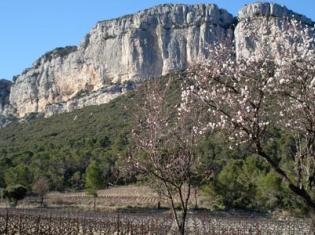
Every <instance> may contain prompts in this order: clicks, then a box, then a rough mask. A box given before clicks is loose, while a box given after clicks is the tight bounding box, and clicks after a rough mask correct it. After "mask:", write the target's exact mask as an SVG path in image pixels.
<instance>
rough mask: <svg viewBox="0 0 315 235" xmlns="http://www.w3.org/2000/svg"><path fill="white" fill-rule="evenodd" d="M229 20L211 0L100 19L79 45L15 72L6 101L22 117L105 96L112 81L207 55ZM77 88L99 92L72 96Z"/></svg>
mask: <svg viewBox="0 0 315 235" xmlns="http://www.w3.org/2000/svg"><path fill="white" fill-rule="evenodd" d="M233 20H234V18H233V16H232V15H230V14H229V13H227V12H226V11H224V10H221V9H219V8H218V7H217V6H215V5H211V4H210V5H161V6H158V7H155V8H152V9H148V10H145V11H142V12H139V13H137V14H134V15H130V16H125V17H122V18H119V19H115V20H108V21H102V22H98V23H97V25H96V26H95V27H94V28H93V29H92V30H91V32H89V33H88V34H87V36H86V37H85V38H84V40H83V41H82V43H81V44H80V46H78V47H66V48H59V49H56V50H53V51H52V52H49V53H47V54H45V55H44V56H42V57H41V58H40V59H38V60H37V61H36V62H35V63H34V64H33V67H32V68H29V69H27V70H25V71H24V72H23V73H22V74H21V75H19V76H18V77H17V78H16V80H15V82H14V85H13V86H12V89H11V95H10V103H11V105H12V106H13V107H14V108H15V110H16V115H17V116H18V117H23V116H24V115H26V114H27V113H30V112H45V111H46V110H47V109H48V110H49V113H50V114H51V112H55V111H56V112H62V111H63V110H64V111H71V110H72V109H73V108H75V107H84V106H85V105H91V104H94V103H93V101H92V100H95V101H96V100H97V101H96V102H95V104H99V103H105V102H108V101H109V100H110V99H112V98H114V97H116V96H117V94H119V93H120V92H119V90H121V89H118V90H117V89H116V90H117V92H114V93H115V94H114V93H113V92H112V91H111V92H110V93H107V91H106V90H108V89H109V90H111V87H112V86H113V85H117V84H118V85H119V84H123V83H124V82H126V81H138V80H141V79H147V78H150V77H158V76H161V75H164V74H167V73H169V72H171V71H173V70H181V69H184V68H186V67H187V66H188V65H189V64H191V63H192V62H193V61H196V60H198V59H203V58H205V57H208V56H209V55H208V53H207V49H206V47H207V45H209V44H211V43H215V42H219V41H221V40H222V39H224V38H225V37H232V36H233V29H232V23H233ZM107 88H108V89H107ZM98 91H104V92H106V93H107V94H105V95H104V94H103V93H104V92H98ZM78 93H86V94H89V93H93V94H97V93H99V94H102V95H100V96H99V97H98V98H96V99H94V98H93V99H92V100H91V99H90V98H86V99H80V100H75V101H74V98H75V97H77V94H78ZM72 101H74V103H75V105H73V102H72ZM69 102H70V104H69V105H68V104H65V103H69ZM59 104H62V105H61V106H60V105H59ZM65 106H66V107H65ZM58 107H61V110H59V108H58Z"/></svg>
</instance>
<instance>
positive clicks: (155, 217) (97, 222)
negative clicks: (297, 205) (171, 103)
mask: <svg viewBox="0 0 315 235" xmlns="http://www.w3.org/2000/svg"><path fill="white" fill-rule="evenodd" d="M308 230H309V224H308V222H307V221H305V220H300V219H295V220H288V221H275V220H271V219H264V218H242V217H216V216H213V215H210V214H207V213H195V214H190V215H189V218H188V223H187V231H188V234H209V235H224V234H226V235H234V234H235V235H243V234H244V235H245V234H253V235H254V234H255V235H256V234H257V235H258V234H259V235H277V234H279V235H280V234H287V235H290V234H292V235H304V234H308ZM0 234H23V235H24V234H25V235H33V234H34V235H36V234H41V235H54V234H63V235H76V234H82V235H83V234H84V235H85V234H87V235H90V234H91V235H92V234H93V235H97V234H99V235H101V234H176V228H175V225H174V223H173V221H172V217H171V215H170V214H169V213H102V212H87V211H80V210H75V209H0Z"/></svg>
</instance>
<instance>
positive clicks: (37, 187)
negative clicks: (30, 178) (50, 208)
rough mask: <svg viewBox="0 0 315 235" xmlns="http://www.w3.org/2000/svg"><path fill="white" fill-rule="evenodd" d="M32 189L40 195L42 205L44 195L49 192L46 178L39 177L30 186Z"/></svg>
mask: <svg viewBox="0 0 315 235" xmlns="http://www.w3.org/2000/svg"><path fill="white" fill-rule="evenodd" d="M32 191H33V192H34V193H36V194H37V195H38V196H39V197H40V205H41V206H43V205H44V199H45V196H46V194H47V193H48V192H49V183H48V180H47V179H46V178H44V177H40V178H39V179H38V180H36V181H35V182H34V184H33V186H32Z"/></svg>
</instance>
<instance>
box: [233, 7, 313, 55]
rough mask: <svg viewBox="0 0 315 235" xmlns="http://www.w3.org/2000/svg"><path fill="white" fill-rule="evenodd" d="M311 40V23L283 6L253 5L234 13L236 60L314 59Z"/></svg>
mask: <svg viewBox="0 0 315 235" xmlns="http://www.w3.org/2000/svg"><path fill="white" fill-rule="evenodd" d="M310 39H311V40H310ZM314 40H315V31H314V22H313V21H312V20H310V19H308V18H306V17H305V16H303V15H300V14H297V13H294V12H293V11H291V10H288V9H287V8H286V7H284V6H280V5H277V4H271V3H254V4H249V5H247V6H245V7H244V8H243V9H241V10H240V12H239V14H238V23H237V26H236V28H235V47H236V54H237V56H238V57H239V58H249V57H256V58H257V57H258V58H259V57H261V56H265V55H266V54H268V55H271V56H272V57H274V58H275V59H279V58H282V57H283V56H285V55H289V54H291V55H295V56H296V55H301V54H305V53H308V54H311V55H312V56H314V55H315V41H314Z"/></svg>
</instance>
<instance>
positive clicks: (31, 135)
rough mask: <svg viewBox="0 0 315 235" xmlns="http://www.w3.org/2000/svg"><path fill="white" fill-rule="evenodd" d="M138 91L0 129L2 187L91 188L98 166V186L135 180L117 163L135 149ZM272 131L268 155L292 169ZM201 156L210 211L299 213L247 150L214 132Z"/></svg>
mask: <svg viewBox="0 0 315 235" xmlns="http://www.w3.org/2000/svg"><path fill="white" fill-rule="evenodd" d="M163 81H164V80H162V84H163ZM179 87H180V80H178V79H174V82H173V84H172V91H171V92H170V94H169V98H168V99H169V100H170V105H171V106H175V105H176V104H177V103H178V102H179V92H178V91H179ZM144 92H145V90H144V89H143V88H139V89H138V90H137V91H135V92H130V93H128V94H127V95H123V96H121V97H119V98H117V99H115V100H113V101H112V102H110V103H108V104H104V105H100V106H90V107H86V108H84V109H81V110H76V111H74V112H72V113H65V114H60V115H56V116H53V117H51V118H48V119H44V118H42V119H29V120H28V121H26V122H24V123H12V124H11V125H9V126H8V127H6V128H3V129H0V188H5V187H8V186H9V187H10V186H12V185H16V184H21V185H25V187H26V188H27V190H28V191H30V190H31V188H32V185H33V184H34V183H35V182H36V179H38V178H40V177H44V178H45V179H47V180H48V182H49V188H50V189H51V190H58V191H77V190H83V189H86V188H94V186H96V185H98V182H97V184H94V183H95V182H92V181H93V178H95V177H94V173H95V169H94V168H95V166H96V165H97V168H98V169H97V171H96V173H97V176H99V177H98V178H99V180H100V182H102V185H103V186H107V185H109V184H116V185H117V184H128V183H130V182H135V181H136V175H135V174H126V173H125V172H123V171H122V168H121V166H122V165H123V164H124V163H125V162H126V156H127V153H128V150H129V149H130V148H132V147H133V145H132V143H131V138H130V132H131V128H132V124H133V119H134V115H135V113H136V110H137V107H138V106H139V105H141V102H143V94H144ZM270 133H271V134H273V135H274V139H275V141H273V143H270V152H271V153H272V152H274V156H275V157H276V156H277V154H283V155H286V156H288V161H287V162H284V163H283V164H284V165H285V166H286V167H292V165H291V164H290V160H289V158H290V151H291V150H292V148H293V146H292V141H291V139H290V137H289V136H287V135H285V134H283V133H281V132H280V131H278V130H271V131H270ZM199 151H200V154H201V155H202V161H203V167H202V169H200V171H201V172H204V178H203V179H198V180H196V181H197V182H196V186H198V187H200V188H202V189H203V190H204V193H206V194H207V195H208V196H209V200H212V199H213V198H216V204H215V205H214V206H215V207H216V208H242V209H254V210H269V209H274V208H279V209H291V210H294V209H299V210H300V211H301V210H303V209H304V208H303V206H302V203H301V201H299V200H298V199H297V198H295V197H294V196H292V195H291V194H290V193H288V189H287V188H286V187H285V186H284V184H283V183H282V182H281V180H280V178H278V177H277V176H276V175H275V173H273V172H272V171H271V170H270V168H269V167H268V165H267V164H266V163H265V162H264V161H258V160H257V158H254V157H253V156H250V155H248V154H247V153H246V152H247V151H246V148H244V149H240V150H239V151H237V152H235V151H232V150H229V149H228V148H227V145H226V143H224V141H223V140H222V138H221V137H220V135H212V136H207V137H206V138H205V139H204V140H203V141H202V142H201V143H200V148H199ZM99 171H100V172H99ZM96 173H95V174H96ZM90 179H91V180H90ZM89 182H91V185H90V183H89ZM93 185H94V186H93ZM90 186H93V187H90ZM96 188H98V186H97V187H95V189H96Z"/></svg>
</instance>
